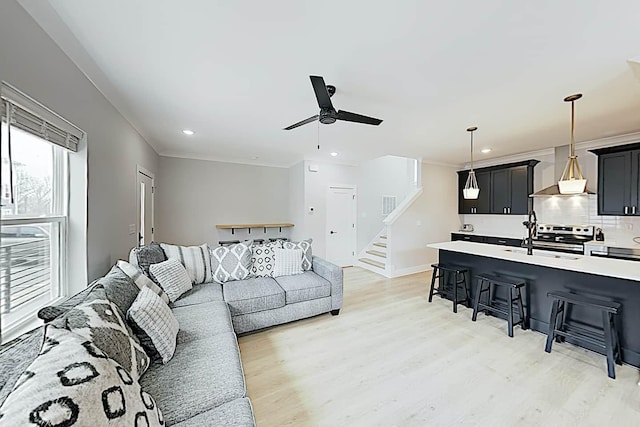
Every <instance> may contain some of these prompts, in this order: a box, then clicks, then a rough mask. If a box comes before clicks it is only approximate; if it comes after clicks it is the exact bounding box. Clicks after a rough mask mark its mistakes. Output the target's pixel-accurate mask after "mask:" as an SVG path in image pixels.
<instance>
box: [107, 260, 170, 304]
mask: <svg viewBox="0 0 640 427" xmlns="http://www.w3.org/2000/svg"><path fill="white" fill-rule="evenodd" d="M116 265H117V266H118V268H119V269H120V270H122V272H123V273H124V274H126V275H127V276H129V277H130V278H131V280H133V283H135V284H136V286H137V287H138V289H140V290H142V288H149V289H151V290H152V291H153V292H154V293H155V294H156V295H158V296H159V297H160V299H161V300H162V301H164V302H165V303H166V304H169V297H168V296H167V294H166V293H165V292H164V291H163V290H162V288H161V287H160V286H158V285H157V284H156V283H155V282H154V281H153V280H151V279H150V278H149V277H147V276H145V275H144V274H142V272H141V271H140V270H138V268H137V267H136V266H135V265H133V264H130V263H128V262H127V261H122V260H120V261H118V262H117V263H116Z"/></svg>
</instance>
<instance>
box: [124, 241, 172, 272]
mask: <svg viewBox="0 0 640 427" xmlns="http://www.w3.org/2000/svg"><path fill="white" fill-rule="evenodd" d="M132 250H133V255H134V256H133V257H130V258H135V261H136V263H134V265H136V264H137V267H138V268H139V269H140V270H142V272H143V273H144V274H146V275H147V276H149V266H150V265H152V264H157V263H159V262H162V261H166V260H167V255H166V254H165V253H164V251H163V250H162V247H161V246H160V245H159V244H157V243H154V242H151V243H149V244H148V245H146V246H139V247H137V248H133V249H132Z"/></svg>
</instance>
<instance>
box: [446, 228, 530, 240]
mask: <svg viewBox="0 0 640 427" xmlns="http://www.w3.org/2000/svg"><path fill="white" fill-rule="evenodd" d="M452 233H454V234H467V235H469V236H487V237H502V238H503V239H520V240H522V239H524V236H525V234H526V231H525V232H522V234H520V235H515V234H513V233H500V234H498V233H479V232H477V231H459V230H458V231H452Z"/></svg>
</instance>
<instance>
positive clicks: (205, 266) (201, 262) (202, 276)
mask: <svg viewBox="0 0 640 427" xmlns="http://www.w3.org/2000/svg"><path fill="white" fill-rule="evenodd" d="M160 246H162V249H163V250H164V253H165V254H166V255H167V258H168V259H177V260H178V261H180V262H181V263H182V265H184V268H186V269H187V273H188V274H189V277H190V278H191V283H193V284H194V285H197V284H199V283H205V282H210V281H211V276H212V275H211V258H210V257H209V245H207V244H206V243H205V244H203V245H201V246H176V245H168V244H166V243H161V244H160Z"/></svg>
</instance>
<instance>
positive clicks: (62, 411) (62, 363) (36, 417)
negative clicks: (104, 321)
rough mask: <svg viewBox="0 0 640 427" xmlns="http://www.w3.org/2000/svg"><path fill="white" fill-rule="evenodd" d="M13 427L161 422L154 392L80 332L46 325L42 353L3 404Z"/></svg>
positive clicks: (6, 419) (4, 420) (6, 420)
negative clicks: (143, 387) (144, 389)
mask: <svg viewBox="0 0 640 427" xmlns="http://www.w3.org/2000/svg"><path fill="white" fill-rule="evenodd" d="M0 418H2V424H3V425H7V426H9V425H11V426H27V425H39V426H54V425H55V426H71V425H74V426H106V425H129V426H133V425H136V426H137V425H146V426H161V425H164V420H163V417H162V414H161V412H160V410H159V409H158V406H157V405H156V403H155V401H154V399H153V397H151V395H149V394H148V393H146V392H145V391H143V390H142V389H141V388H140V384H139V383H138V381H137V380H136V379H135V378H132V377H131V376H130V375H129V374H128V373H127V371H126V370H124V369H123V368H122V366H120V365H119V364H117V363H115V362H114V361H113V360H111V359H109V358H108V357H107V356H106V355H105V354H104V353H103V352H102V351H100V350H99V349H98V348H96V347H95V346H94V345H93V343H91V342H90V341H87V340H86V339H85V338H83V337H81V336H80V335H76V334H74V333H72V332H69V331H66V330H64V329H57V328H55V327H53V326H52V325H48V326H46V332H45V340H44V342H43V345H42V351H41V352H40V355H39V356H38V357H37V358H36V359H35V360H34V361H33V362H32V363H31V364H30V365H29V366H28V367H27V369H26V370H25V372H24V373H23V375H22V376H21V377H20V379H19V380H18V383H17V384H16V387H15V389H14V390H13V391H12V392H11V394H10V395H9V397H8V398H7V400H6V401H5V402H4V404H3V406H2V407H1V408H0Z"/></svg>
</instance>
